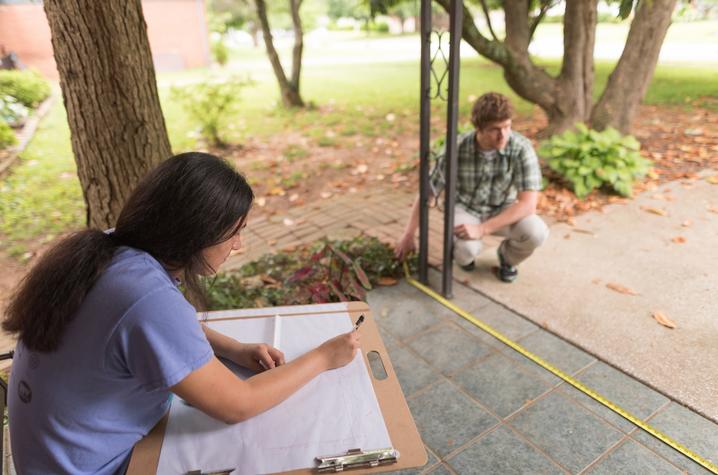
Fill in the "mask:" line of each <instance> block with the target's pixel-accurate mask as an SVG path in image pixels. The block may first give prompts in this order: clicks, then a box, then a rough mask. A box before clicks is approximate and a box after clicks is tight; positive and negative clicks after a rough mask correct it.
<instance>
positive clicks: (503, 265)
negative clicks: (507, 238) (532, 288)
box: [496, 242, 519, 284]
mask: <svg viewBox="0 0 718 475" xmlns="http://www.w3.org/2000/svg"><path fill="white" fill-rule="evenodd" d="M502 247H504V243H503V242H502V243H501V245H500V246H499V248H498V249H497V250H496V255H497V256H499V267H498V268H497V269H496V277H498V278H499V280H501V281H503V282H507V283H509V284H510V283H511V282H513V281H515V280H516V277H518V276H519V270H518V269H517V268H516V267H514V266H511V265H509V264H508V263H507V262H506V260H505V259H504V256H503V255H502V254H501V248H502Z"/></svg>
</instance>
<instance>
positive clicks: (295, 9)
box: [289, 0, 304, 106]
mask: <svg viewBox="0 0 718 475" xmlns="http://www.w3.org/2000/svg"><path fill="white" fill-rule="evenodd" d="M301 6H302V0H289V7H290V10H291V13H292V26H293V27H294V47H293V48H292V85H293V86H294V89H296V91H297V96H299V77H300V73H301V70H302V51H304V31H303V30H302V19H301V17H300V16H299V7H301ZM299 100H300V101H301V98H300V99H299ZM298 105H301V106H303V105H304V104H303V103H302V104H298Z"/></svg>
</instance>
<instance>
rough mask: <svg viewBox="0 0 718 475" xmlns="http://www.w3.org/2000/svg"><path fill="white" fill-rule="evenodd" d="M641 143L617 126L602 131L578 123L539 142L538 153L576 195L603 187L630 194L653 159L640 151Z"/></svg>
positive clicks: (583, 195)
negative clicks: (573, 127) (572, 127)
mask: <svg viewBox="0 0 718 475" xmlns="http://www.w3.org/2000/svg"><path fill="white" fill-rule="evenodd" d="M639 149H640V144H639V143H638V140H636V139H635V138H634V137H633V136H631V135H625V136H624V135H621V133H620V132H618V131H617V130H616V129H613V128H608V129H606V130H604V131H602V132H598V131H596V130H591V129H589V128H588V127H586V126H585V125H584V124H577V125H576V129H575V130H569V131H566V132H564V133H563V134H560V135H554V136H553V137H551V139H549V140H547V141H545V142H543V143H542V145H541V148H540V149H539V153H540V155H541V156H542V157H543V158H544V159H545V160H546V161H547V162H548V166H549V167H551V169H552V170H554V171H556V172H557V173H559V174H560V175H561V176H562V177H564V178H565V179H566V180H567V181H568V182H569V183H570V184H571V186H572V187H573V191H574V193H576V196H578V197H579V198H584V197H585V196H586V195H588V194H589V193H591V192H592V191H593V190H594V189H596V188H601V187H605V188H607V189H610V190H613V191H615V192H617V193H619V194H620V195H623V196H631V195H632V193H633V183H634V181H635V180H636V179H639V178H642V177H643V176H645V175H646V173H647V172H648V171H649V170H650V168H651V165H652V162H651V161H650V160H648V159H646V158H644V157H642V156H641V155H640V154H639V152H638V151H639Z"/></svg>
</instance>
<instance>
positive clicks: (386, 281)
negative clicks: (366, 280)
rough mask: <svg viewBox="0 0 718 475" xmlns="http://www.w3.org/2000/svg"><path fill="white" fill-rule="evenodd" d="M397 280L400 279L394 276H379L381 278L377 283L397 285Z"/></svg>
mask: <svg viewBox="0 0 718 475" xmlns="http://www.w3.org/2000/svg"><path fill="white" fill-rule="evenodd" d="M397 282H398V280H396V279H395V278H393V277H379V280H378V281H377V283H378V284H379V285H385V286H389V285H396V283H397Z"/></svg>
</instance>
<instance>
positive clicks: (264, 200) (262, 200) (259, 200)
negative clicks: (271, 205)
mask: <svg viewBox="0 0 718 475" xmlns="http://www.w3.org/2000/svg"><path fill="white" fill-rule="evenodd" d="M266 204H267V198H265V197H264V196H260V197H259V198H257V206H259V207H260V208H262V207H264V205H266Z"/></svg>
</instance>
